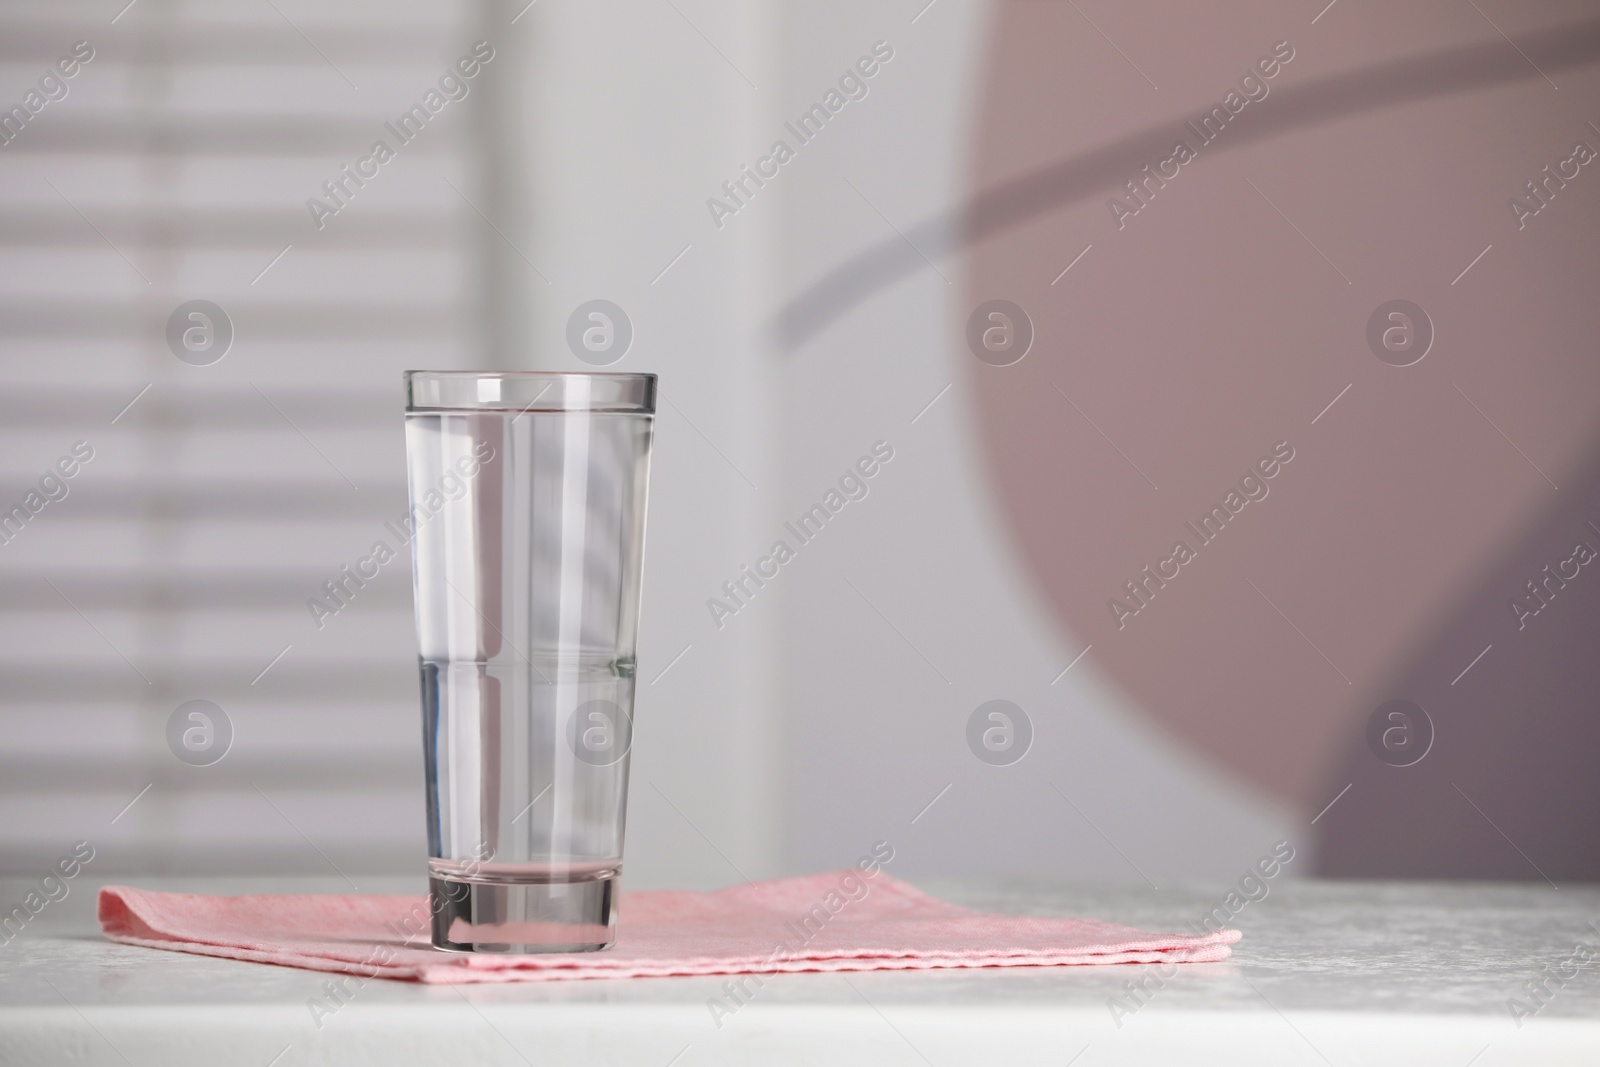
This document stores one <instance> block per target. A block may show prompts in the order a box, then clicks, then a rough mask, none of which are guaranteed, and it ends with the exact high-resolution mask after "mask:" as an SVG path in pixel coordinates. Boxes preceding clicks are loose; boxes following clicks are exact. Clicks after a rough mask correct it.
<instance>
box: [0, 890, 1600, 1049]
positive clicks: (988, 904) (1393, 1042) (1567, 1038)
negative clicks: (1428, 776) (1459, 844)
mask: <svg viewBox="0 0 1600 1067" xmlns="http://www.w3.org/2000/svg"><path fill="white" fill-rule="evenodd" d="M358 881H360V883H361V885H360V888H361V889H362V891H364V892H409V891H414V890H419V889H420V883H419V882H416V881H405V880H397V879H380V878H372V879H358ZM137 884H139V885H142V886H146V887H149V888H163V889H176V888H182V889H185V890H190V891H195V892H216V893H240V892H340V891H348V887H347V886H344V885H343V883H341V882H339V881H337V880H325V879H309V878H306V879H275V880H274V879H249V880H217V879H186V880H183V881H182V882H181V883H177V882H162V881H160V880H152V879H140V880H138V881H137ZM919 884H920V885H921V887H922V888H925V889H928V890H930V891H931V892H934V893H935V894H937V895H939V896H941V897H944V898H945V899H948V900H952V901H955V902H957V903H961V904H965V905H967V906H970V907H975V908H982V909H986V910H993V911H1004V912H1014V913H1032V914H1042V915H1080V916H1087V917H1093V918H1099V919H1107V920H1111V921H1115V922H1123V923H1128V924H1130V925H1134V926H1141V927H1145V928H1147V929H1152V930H1162V929H1177V930H1181V929H1183V928H1184V926H1185V924H1187V923H1190V922H1194V921H1196V920H1197V919H1198V918H1199V916H1201V915H1202V914H1204V913H1205V912H1207V911H1209V910H1210V909H1211V908H1213V907H1214V906H1216V905H1218V904H1219V903H1221V902H1222V901H1223V899H1224V897H1225V895H1226V893H1227V891H1228V888H1229V887H1227V886H1215V887H1209V886H1186V887H1181V888H1167V887H1164V888H1163V889H1162V890H1159V891H1157V890H1153V889H1150V888H1149V887H1144V888H1142V889H1129V888H1107V887H1090V886H1083V885H1068V884H1059V883H1048V882H1027V881H1006V882H994V883H982V882H973V881H963V882H940V881H926V882H921V883H919ZM97 886H98V883H96V882H94V881H92V880H91V879H90V878H89V877H88V876H87V875H85V876H83V877H80V878H79V879H78V880H77V881H75V882H73V883H71V892H70V895H69V896H68V897H67V898H66V899H64V900H62V901H60V902H58V903H52V904H50V905H48V906H47V907H46V908H45V909H44V911H43V912H41V913H40V914H39V916H38V917H37V918H35V919H34V920H33V921H32V922H30V923H29V924H28V926H27V927H26V928H25V929H24V930H23V931H22V933H21V934H20V935H18V936H16V937H15V938H14V939H12V940H11V941H10V942H9V943H7V944H4V945H0V961H3V963H0V1063H7V1064H9V1063H18V1064H48V1063H68V1062H70V1063H73V1064H101V1063H105V1064H119V1065H125V1064H132V1065H135V1067H146V1065H149V1067H155V1065H158V1064H160V1065H164V1067H182V1065H185V1064H191V1063H193V1064H243V1065H247V1067H269V1065H271V1067H296V1065H300V1064H332V1063H340V1064H367V1063H371V1064H386V1065H397V1067H398V1065H404V1064H411V1063H418V1064H421V1063H428V1064H445V1063H473V1064H538V1065H541V1067H542V1065H544V1064H554V1063H579V1062H582V1063H595V1064H606V1063H616V1064H640V1065H646V1067H668V1065H669V1064H672V1065H674V1067H695V1065H698V1064H733V1063H776V1064H789V1063H795V1064H799V1063H816V1064H824V1063H826V1064H837V1063H873V1064H888V1065H893V1064H909V1065H916V1064H931V1065H936V1067H944V1065H946V1064H950V1065H954V1064H965V1063H1005V1064H1033V1063H1038V1064H1056V1065H1065V1064H1069V1063H1071V1064H1075V1065H1077V1067H1096V1065H1101V1064H1142V1063H1163V1064H1166V1063H1180V1062H1181V1063H1188V1064H1209V1063H1218V1064H1221V1063H1227V1064H1230V1065H1233V1064H1238V1063H1250V1062H1258V1063H1272V1064H1318V1065H1327V1064H1333V1065H1338V1067H1343V1065H1346V1064H1349V1065H1352V1067H1354V1065H1357V1064H1371V1063H1404V1064H1440V1065H1447V1067H1468V1065H1469V1064H1470V1065H1472V1067H1496V1065H1508V1064H1529V1063H1539V1064H1558V1063H1572V1064H1580V1063H1581V1064H1586V1065H1593V1064H1597V1063H1600V888H1586V887H1579V886H1565V887H1563V888H1561V889H1559V890H1557V889H1553V888H1551V887H1549V886H1543V885H1541V886H1537V887H1535V886H1509V885H1471V884H1467V885H1462V884H1450V885H1444V884H1415V883H1325V882H1311V881H1291V880H1289V879H1281V880H1279V881H1278V882H1276V883H1273V884H1271V885H1270V886H1269V894H1268V896H1267V897H1266V898H1265V899H1262V900H1260V901H1257V902H1254V903H1250V904H1247V905H1246V906H1244V907H1243V909H1242V910H1241V911H1240V912H1239V913H1238V915H1237V916H1236V918H1235V920H1234V925H1235V926H1238V927H1239V928H1241V929H1242V930H1243V931H1244V933H1245V937H1244V940H1243V941H1242V942H1241V943H1240V944H1239V945H1238V946H1237V947H1236V954H1235V956H1234V958H1233V959H1232V960H1230V961H1228V962H1226V963H1219V964H1203V965H1188V966H1185V967H1182V968H1179V969H1178V972H1179V973H1177V974H1176V975H1175V976H1172V977H1170V978H1166V979H1164V980H1163V979H1162V978H1161V976H1160V975H1159V974H1156V973H1154V969H1153V968H1149V969H1147V968H1142V967H1129V966H1123V967H1074V968H1054V969H1033V968H1028V969H1015V970H1009V971H945V972H923V973H898V974H895V973H880V974H851V975H824V974H800V975H779V976H776V977H775V978H773V979H771V980H769V981H768V982H767V983H766V985H765V986H764V987H763V988H762V989H761V990H760V991H759V992H757V993H756V994H755V995H754V997H753V998H752V999H751V1000H750V1001H749V1003H747V1004H744V1005H742V1006H739V1007H738V1008H737V1010H735V1011H733V1012H732V1013H731V1014H724V1015H723V1017H721V1018H720V1019H718V1018H714V1017H713V1013H712V1011H711V1010H710V1008H709V1007H708V1001H710V1000H711V999H712V998H726V993H725V991H724V989H723V985H724V982H726V981H727V979H725V978H670V979H634V980H606V981H585V982H562V983H537V984H525V985H513V986H494V987H487V986H484V987H473V988H465V989H462V988H441V987H423V986H419V985H414V984H409V983H402V982H390V981H381V980H380V981H369V982H367V983H365V984H364V985H363V986H361V987H360V988H359V989H358V990H357V991H356V992H355V993H354V995H353V996H352V997H351V998H350V1000H349V1002H348V1003H347V1004H345V1005H344V1006H343V1007H341V1008H340V1009H339V1010H338V1011H337V1012H335V1013H334V1014H332V1015H323V1017H321V1018H320V1019H318V1018H316V1017H315V1016H314V1014H313V1012H312V1010H311V1007H310V1006H309V1005H308V1002H309V1001H311V1000H312V999H313V998H319V997H324V996H325V991H324V988H323V985H324V983H325V982H327V981H328V976H327V975H324V974H319V973H314V972H310V971H301V970H294V969H290V968H284V967H272V966H263V965H259V964H250V963H241V962H235V961H232V960H218V959H208V958H204V957H199V956H191V955H186V954H181V953H175V952H162V951H155V950H148V949H140V948H133V947H126V946H121V945H114V944H110V943H108V942H106V941H104V940H102V939H101V938H100V936H99V933H98V927H97V925H96V924H95V921H94V914H93V912H94V891H95V889H96V888H97ZM28 888H29V886H28V885H27V884H25V883H15V882H13V883H4V882H0V891H3V895H0V901H4V902H6V904H7V907H9V905H10V904H11V903H13V902H16V901H20V900H21V899H22V896H23V894H24V893H26V892H27V890H28ZM1580 943H1582V944H1583V945H1585V946H1594V947H1595V950H1596V958H1595V959H1594V960H1593V961H1592V962H1589V963H1586V964H1581V963H1579V964H1573V963H1568V962H1567V961H1569V960H1571V959H1572V958H1573V956H1574V951H1575V949H1576V948H1578V946H1579V945H1580ZM1547 966H1548V969H1545V970H1542V968H1546V967H1547ZM1573 971H1576V974H1573V973H1572V972H1573ZM1147 972H1148V973H1147ZM1552 976H1553V977H1552ZM1140 979H1143V982H1144V986H1145V989H1146V990H1148V992H1142V993H1139V994H1138V995H1137V996H1133V995H1130V994H1129V991H1128V986H1127V983H1129V982H1131V981H1136V980H1140ZM1530 981H1542V982H1543V984H1544V988H1545V989H1546V990H1548V992H1547V993H1544V994H1543V995H1542V997H1541V999H1542V1000H1543V1003H1542V1004H1541V1003H1540V1000H1539V999H1535V998H1534V997H1533V996H1531V995H1530V994H1529V992H1528V989H1527V983H1529V982H1530ZM1114 998H1118V999H1114ZM1513 998H1516V999H1517V1000H1519V1001H1520V1002H1522V1003H1523V1004H1524V1005H1525V1006H1526V1008H1527V1009H1528V1010H1529V1011H1530V1012H1532V1014H1530V1015H1529V1016H1528V1017H1527V1018H1523V1019H1520V1020H1519V1019H1517V1018H1515V1017H1514V1016H1513V1013H1512V1010H1511V1007H1512V1005H1511V1001H1512V999H1513ZM1141 1001H1142V1003H1141ZM723 1003H724V1005H727V1004H728V1003H729V1002H728V1001H727V1000H726V999H724V1000H723ZM319 1022H320V1026H319V1025H318V1024H319ZM719 1024H720V1025H719Z"/></svg>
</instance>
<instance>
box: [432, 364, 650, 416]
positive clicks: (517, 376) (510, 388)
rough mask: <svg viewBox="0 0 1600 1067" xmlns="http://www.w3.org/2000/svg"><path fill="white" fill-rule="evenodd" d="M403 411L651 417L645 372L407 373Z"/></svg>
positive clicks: (450, 371) (485, 371) (497, 371)
mask: <svg viewBox="0 0 1600 1067" xmlns="http://www.w3.org/2000/svg"><path fill="white" fill-rule="evenodd" d="M404 380H405V389H406V411H407V412H422V411H517V412H525V411H551V412H559V411H594V412H614V413H623V414H635V415H654V414H655V409H656V375H654V374H650V373H646V372H631V371H630V372H615V371H540V370H408V371H406V372H405V374H404Z"/></svg>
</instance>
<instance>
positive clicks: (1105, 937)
mask: <svg viewBox="0 0 1600 1067" xmlns="http://www.w3.org/2000/svg"><path fill="white" fill-rule="evenodd" d="M856 874H857V872H855V871H853V870H846V871H836V872H834V873H831V874H813V875H806V876H804V877H800V878H780V879H777V880H775V881H770V882H758V883H754V884H750V885H740V886H733V887H731V888H728V889H721V890H718V891H716V892H713V893H688V892H677V891H672V892H637V893H627V894H624V895H623V896H622V898H621V900H622V904H621V907H620V911H619V914H618V923H617V943H616V945H615V946H613V947H612V948H610V949H608V950H606V951H604V952H588V953H569V954H559V955H555V954H552V955H545V956H477V955H465V954H463V955H457V954H455V953H446V952H438V951H435V950H434V949H433V948H432V947H431V946H430V945H429V944H428V935H427V932H426V924H427V917H428V904H427V901H426V899H425V898H421V897H406V896H312V895H301V896H242V897H207V896H198V895H196V894H193V893H158V892H152V891H150V890H144V889H132V888H129V887H127V886H106V887H105V888H103V889H101V890H100V928H101V929H102V930H103V931H104V932H105V935H106V936H107V937H108V938H110V939H111V940H113V941H121V942H123V943H125V944H129V945H144V946H147V947H150V948H164V949H172V950H175V951H178V952H196V953H200V954H201V955H206V956H223V957H226V958H228V959H236V960H253V961H256V962H258V963H277V964H282V965H285V966H289V967H307V968H311V969H313V970H319V971H338V972H343V973H348V974H356V975H359V976H361V977H363V978H374V977H381V978H404V979H411V980H414V981H421V982H538V981H550V980H555V979H567V978H645V977H664V976H668V975H689V974H770V973H773V972H776V971H878V970H918V969H924V968H934V967H1049V966H1062V965H1068V964H1085V963H1206V962H1212V961H1215V960H1222V959H1226V958H1227V957H1228V956H1229V955H1230V954H1231V953H1232V950H1231V949H1230V948H1229V947H1228V946H1229V945H1231V944H1233V943H1234V942H1235V941H1237V940H1239V936H1240V934H1239V931H1237V930H1221V931H1218V932H1217V933H1213V934H1206V935H1203V936H1198V937H1197V936H1191V935H1188V934H1154V933H1148V932H1146V931H1143V930H1135V929H1133V928H1132V927H1127V926H1116V925H1113V924H1111V923H1103V922H1095V921H1093V920H1090V919H1050V918H1042V917H1037V916H1024V915H988V914H984V913H983V912H976V911H969V910H967V909H966V908H959V907H956V906H955V905H953V904H946V903H945V902H943V901H941V900H936V899H934V898H933V897H930V896H928V895H927V894H925V893H922V892H920V891H918V890H916V889H913V888H912V887H911V886H909V885H907V884H906V883H904V882H901V881H897V880H896V879H894V878H891V877H889V875H887V874H884V873H881V872H879V873H878V874H877V875H876V876H875V877H872V878H871V879H862V878H859V877H856ZM846 887H853V888H854V891H853V892H846ZM419 917H420V920H421V921H420V923H419V921H418V920H419ZM418 930H420V931H421V933H420V934H417V933H415V931H418Z"/></svg>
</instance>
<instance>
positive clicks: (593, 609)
mask: <svg viewBox="0 0 1600 1067" xmlns="http://www.w3.org/2000/svg"><path fill="white" fill-rule="evenodd" d="M655 388H656V379H655V375H653V374H555V373H535V372H463V371H411V372H409V373H407V374H406V399H407V402H406V459H407V468H408V475H409V483H410V497H411V513H410V520H409V522H410V527H411V530H410V534H411V545H412V564H413V570H412V575H413V582H414V588H415V594H416V612H417V640H418V643H419V646H420V660H421V673H422V718H423V751H424V756H425V760H426V776H427V797H428V803H427V815H428V855H429V861H428V865H429V888H430V895H431V900H430V905H431V908H432V912H433V916H432V929H433V943H434V945H436V946H437V947H439V948H443V949H452V950H456V951H464V952H499V953H517V952H573V951H585V950H594V949H602V948H606V947H607V946H609V945H610V944H611V943H612V941H613V939H614V931H615V912H616V901H617V884H618V877H619V874H620V872H621V869H622V839H623V814H624V811H625V808H626V804H627V795H628V755H629V749H630V746H631V741H632V735H633V696H634V684H635V676H636V668H635V663H634V652H635V645H636V642H637V635H638V623H639V579H640V567H641V563H642V559H643V554H644V530H645V499H646V491H647V486H648V481H649V471H650V442H651V430H652V426H653V421H654V415H655Z"/></svg>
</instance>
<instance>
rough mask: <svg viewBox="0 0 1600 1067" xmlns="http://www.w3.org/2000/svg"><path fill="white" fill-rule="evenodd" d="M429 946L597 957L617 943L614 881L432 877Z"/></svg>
mask: <svg viewBox="0 0 1600 1067" xmlns="http://www.w3.org/2000/svg"><path fill="white" fill-rule="evenodd" d="M428 892H429V894H430V895H431V896H432V898H433V899H432V902H431V903H432V911H433V947H434V948H438V949H444V950H445V951H447V952H492V953H498V954H504V955H526V954H535V953H538V954H542V953H548V952H599V951H600V950H602V949H607V948H610V947H611V946H612V945H613V944H615V943H616V940H617V907H616V905H617V877H616V872H615V871H609V872H607V874H606V875H605V876H604V877H599V878H588V879H585V880H582V881H549V880H544V881H538V882H504V881H496V882H481V881H472V882H469V881H465V880H461V879H456V878H448V877H441V876H439V875H437V874H432V875H430V876H429V878H428Z"/></svg>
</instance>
